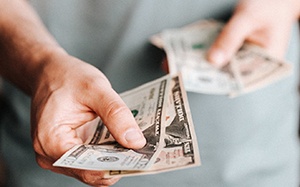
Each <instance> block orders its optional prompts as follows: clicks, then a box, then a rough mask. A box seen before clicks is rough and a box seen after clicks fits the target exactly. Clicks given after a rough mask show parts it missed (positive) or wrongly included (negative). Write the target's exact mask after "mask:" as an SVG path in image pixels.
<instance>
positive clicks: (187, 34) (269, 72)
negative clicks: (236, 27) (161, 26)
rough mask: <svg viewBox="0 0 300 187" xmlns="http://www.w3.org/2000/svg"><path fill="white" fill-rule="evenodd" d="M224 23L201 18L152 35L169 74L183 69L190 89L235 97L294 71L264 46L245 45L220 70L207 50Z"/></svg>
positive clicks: (187, 86) (152, 39) (185, 81)
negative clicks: (186, 24) (207, 54)
mask: <svg viewBox="0 0 300 187" xmlns="http://www.w3.org/2000/svg"><path fill="white" fill-rule="evenodd" d="M223 25H224V24H223V23H221V22H218V21H215V20H202V21H199V22H196V23H193V24H191V25H188V26H185V27H183V28H179V29H168V30H165V31H163V32H161V33H159V34H157V35H154V36H153V37H151V39H150V40H151V42H152V43H153V44H154V45H155V46H157V47H159V48H162V49H164V50H165V52H166V54H167V59H168V66H169V72H170V74H176V73H177V72H181V73H182V76H183V82H184V87H185V89H186V90H187V91H191V92H197V93H204V94H222V95H228V96H230V97H235V96H238V95H241V94H245V93H248V92H251V91H255V90H257V89H259V88H262V87H264V86H266V85H269V84H271V83H273V82H275V81H277V80H280V79H282V78H284V77H285V76H287V75H289V74H290V73H291V69H292V68H291V65H290V64H288V63H286V62H284V61H282V60H278V59H275V58H272V57H271V56H270V55H268V54H267V53H266V52H265V51H264V50H263V49H262V48H260V47H258V46H255V45H250V44H244V45H243V46H242V47H241V49H240V50H239V51H238V52H237V53H236V54H235V56H234V57H233V58H232V59H231V61H230V62H229V64H228V65H227V66H225V67H223V68H222V69H218V68H216V67H214V66H213V65H211V64H210V63H209V62H208V61H207V60H206V52H207V50H208V48H209V47H210V45H211V44H212V43H213V41H214V40H215V39H216V37H217V36H218V34H219V32H220V31H221V29H222V27H223Z"/></svg>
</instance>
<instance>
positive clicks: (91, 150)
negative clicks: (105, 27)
mask: <svg viewBox="0 0 300 187" xmlns="http://www.w3.org/2000/svg"><path fill="white" fill-rule="evenodd" d="M121 97H122V99H123V100H124V102H125V103H126V104H127V106H128V107H129V108H130V109H131V111H132V114H133V115H134V117H135V120H136V121H137V123H138V125H139V127H140V129H141V130H142V131H143V134H144V136H145V138H146V140H147V144H146V146H145V147H144V148H142V149H140V150H132V149H126V148H124V147H122V146H120V145H119V144H118V143H117V142H116V141H115V140H114V138H113V137H112V135H111V134H110V132H109V131H108V130H107V128H106V127H105V125H104V124H103V123H102V121H101V120H100V119H99V118H97V119H95V120H94V121H92V122H90V124H89V125H92V126H94V133H91V137H89V138H88V140H87V141H86V143H85V144H82V145H77V146H75V147H73V148H72V149H71V150H69V151H68V152H67V153H65V154H64V155H63V156H62V157H61V158H60V159H59V160H57V161H56V162H55V163H54V166H60V167H68V168H78V169H85V170H103V171H106V175H105V176H106V177H110V176H130V175H142V174H150V173H158V172H163V171H170V170H175V169H181V168H187V167H193V166H199V165H200V155H199V150H198V145H197V140H196V136H195V130H194V126H193V122H192V118H191V112H190V109H189V105H188V101H187V96H186V93H185V90H184V88H183V85H182V80H181V76H180V74H179V75H175V76H170V75H167V76H164V77H162V78H159V79H157V80H154V81H152V82H149V83H147V84H145V85H142V86H140V87H137V88H135V89H133V90H130V91H127V92H125V93H123V94H121ZM120 125H121V124H120Z"/></svg>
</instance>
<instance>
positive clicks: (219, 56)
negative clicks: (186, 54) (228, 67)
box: [207, 49, 227, 68]
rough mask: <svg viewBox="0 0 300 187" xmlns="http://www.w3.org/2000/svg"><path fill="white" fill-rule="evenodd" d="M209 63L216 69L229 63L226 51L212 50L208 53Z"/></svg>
mask: <svg viewBox="0 0 300 187" xmlns="http://www.w3.org/2000/svg"><path fill="white" fill-rule="evenodd" d="M207 58H208V61H209V62H210V63H211V64H212V65H213V66H215V67H217V68H221V67H223V66H225V64H226V63H227V59H226V56H225V53H224V51H222V50H220V49H211V50H209V51H208V53H207Z"/></svg>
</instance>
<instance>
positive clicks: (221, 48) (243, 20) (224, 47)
mask: <svg viewBox="0 0 300 187" xmlns="http://www.w3.org/2000/svg"><path fill="white" fill-rule="evenodd" d="M242 14H243V13H236V14H234V16H233V17H232V18H231V19H230V20H229V22H228V23H227V24H226V25H225V26H224V28H223V29H222V31H221V33H220V34H219V36H218V37H217V38H216V40H215V42H214V43H213V44H212V46H211V47H210V49H209V50H208V53H207V59H208V61H210V62H211V63H212V64H213V65H214V66H216V67H219V68H220V67H223V66H225V65H226V64H227V63H228V62H229V60H230V59H231V58H232V56H233V55H234V53H236V51H238V49H239V48H240V47H241V46H242V44H243V43H244V41H245V39H246V38H247V36H248V35H249V33H250V32H251V28H252V27H253V25H252V26H251V23H249V22H250V21H251V20H247V19H248V18H247V16H245V15H242Z"/></svg>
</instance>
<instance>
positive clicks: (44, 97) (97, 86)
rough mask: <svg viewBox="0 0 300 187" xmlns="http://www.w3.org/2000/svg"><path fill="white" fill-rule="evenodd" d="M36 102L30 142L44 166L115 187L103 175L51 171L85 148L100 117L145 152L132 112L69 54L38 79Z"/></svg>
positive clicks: (121, 139) (54, 61)
mask: <svg viewBox="0 0 300 187" xmlns="http://www.w3.org/2000/svg"><path fill="white" fill-rule="evenodd" d="M38 82H39V84H38V86H37V87H36V89H35V91H34V92H33V93H34V94H33V99H32V111H31V114H32V116H31V117H32V118H31V119H32V138H33V144H34V149H35V151H36V155H37V161H38V163H39V165H40V166H41V167H43V168H46V169H50V170H52V171H54V172H58V173H63V174H66V175H69V176H72V177H76V178H78V179H79V180H81V181H83V182H85V183H87V184H90V185H93V186H96V185H107V186H108V185H112V184H113V183H114V182H116V181H117V179H115V178H112V179H103V178H102V176H103V173H102V172H96V171H83V170H75V169H65V168H58V167H53V166H52V164H53V162H54V161H55V160H57V159H58V158H59V157H60V156H61V155H62V154H63V153H65V152H66V151H67V150H69V149H70V148H72V147H73V146H74V145H76V144H82V143H83V142H84V141H85V139H86V137H85V134H86V132H90V129H89V128H91V127H90V126H89V125H88V124H86V123H87V122H89V121H91V120H93V119H95V118H96V117H97V116H100V117H101V119H102V120H103V122H104V123H105V124H106V125H107V128H108V129H109V131H110V132H111V134H112V135H113V136H114V138H115V139H116V140H117V141H118V142H119V143H120V144H122V145H123V146H125V147H128V148H133V149H138V148H142V147H143V146H144V145H145V143H146V140H145V138H144V136H143V134H142V132H141V130H140V129H139V127H138V125H137V123H136V122H135V119H134V117H133V115H132V114H131V111H130V110H129V109H128V108H127V106H126V105H125V103H124V102H123V101H122V99H121V98H120V97H119V95H118V94H117V93H116V92H115V91H114V90H113V89H112V88H111V85H110V83H109V82H108V80H107V79H106V77H105V76H104V75H103V74H102V73H101V72H100V71H99V70H98V69H96V68H95V67H93V66H91V65H89V64H87V63H84V62H82V61H80V60H78V59H76V58H74V57H71V56H69V55H67V54H65V53H61V54H59V55H56V54H55V55H53V56H52V57H51V59H49V62H45V65H44V66H43V70H42V72H41V73H40V75H39V76H38Z"/></svg>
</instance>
